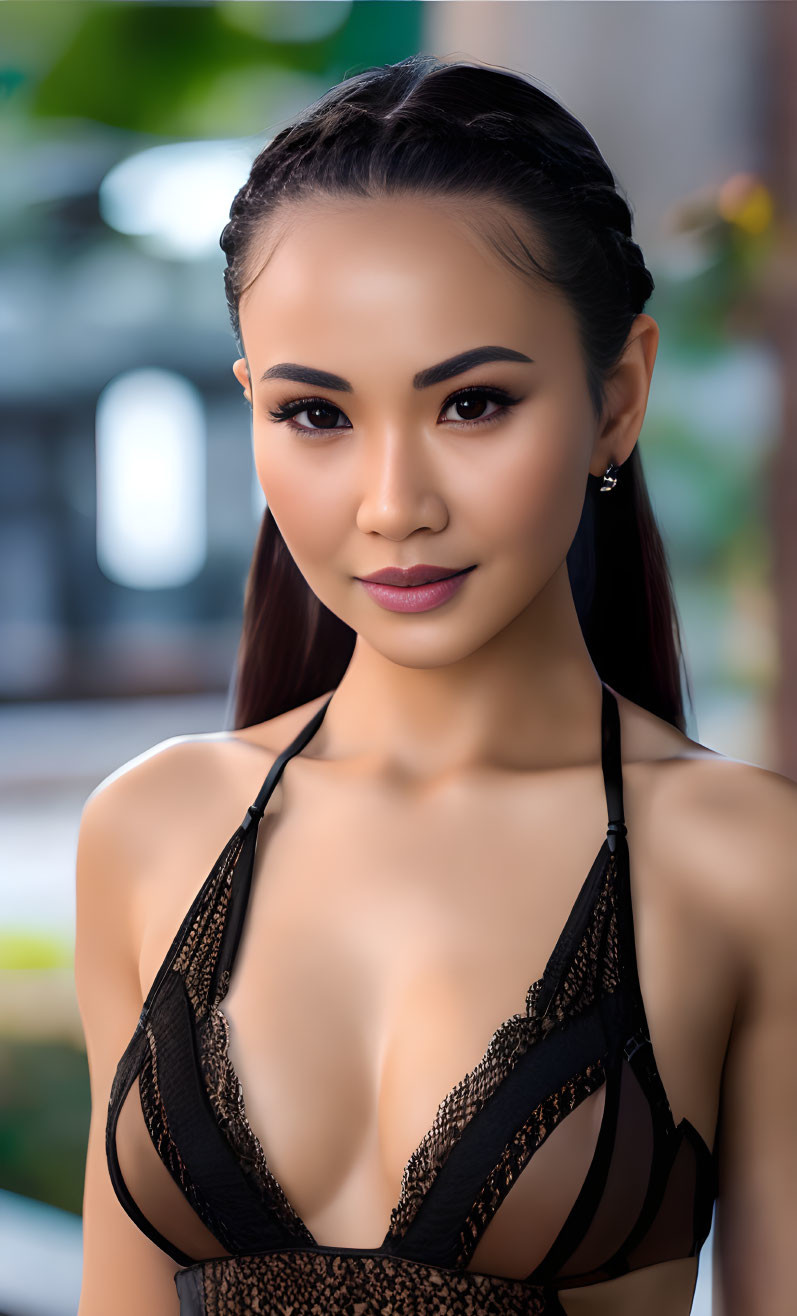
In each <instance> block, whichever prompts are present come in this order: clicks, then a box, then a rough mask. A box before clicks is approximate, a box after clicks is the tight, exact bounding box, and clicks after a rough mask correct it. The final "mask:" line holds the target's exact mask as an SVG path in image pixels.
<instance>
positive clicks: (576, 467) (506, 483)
mask: <svg viewBox="0 0 797 1316" xmlns="http://www.w3.org/2000/svg"><path fill="white" fill-rule="evenodd" d="M588 459H589V458H588V450H587V447H586V445H585V444H584V443H581V442H580V441H579V440H578V438H577V437H574V435H573V434H569V433H566V432H562V431H561V428H560V430H559V431H558V432H557V431H554V430H553V429H551V430H550V431H549V432H548V433H547V434H546V435H545V436H544V441H543V440H540V439H539V438H538V437H530V438H529V440H528V442H526V443H524V444H521V445H520V446H519V448H518V449H516V450H515V451H514V453H513V455H512V460H511V461H508V462H506V463H502V464H501V465H499V466H498V467H496V468H494V469H493V470H491V471H486V472H485V478H484V480H483V481H482V483H481V488H480V496H479V500H478V513H477V515H478V526H479V530H480V532H481V536H482V538H483V540H484V541H487V542H490V543H492V544H493V546H494V548H495V550H496V553H498V554H501V553H502V551H504V552H506V554H508V555H509V556H510V557H511V558H513V559H514V560H517V561H520V560H522V561H525V562H538V563H541V562H543V561H544V562H545V563H546V564H547V565H550V566H551V567H552V568H553V567H555V566H557V565H558V564H559V562H560V561H561V560H562V559H563V558H564V557H565V555H566V554H567V551H568V549H569V548H570V545H571V543H572V542H573V537H574V535H575V532H576V529H577V527H578V523H579V519H580V517H581V511H582V507H583V504H584V495H585V492H586V481H587V474H588Z"/></svg>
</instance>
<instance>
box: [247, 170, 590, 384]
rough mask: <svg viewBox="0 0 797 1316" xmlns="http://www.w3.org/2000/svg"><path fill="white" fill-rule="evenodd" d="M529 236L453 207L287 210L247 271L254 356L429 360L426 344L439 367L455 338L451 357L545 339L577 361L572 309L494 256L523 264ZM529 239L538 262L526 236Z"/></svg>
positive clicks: (362, 202) (495, 209)
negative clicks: (388, 352) (504, 246)
mask: <svg viewBox="0 0 797 1316" xmlns="http://www.w3.org/2000/svg"><path fill="white" fill-rule="evenodd" d="M510 223H511V225H512V227H510ZM521 224H522V220H521V219H520V218H519V217H518V216H516V215H511V216H510V214H509V212H508V211H506V210H502V208H501V207H500V205H499V204H498V203H497V202H484V201H480V202H478V203H476V202H469V201H466V200H462V201H459V200H456V199H454V198H451V197H448V198H442V197H441V198H429V197H418V196H412V195H402V196H396V197H384V198H378V199H374V198H367V199H364V198H313V199H311V200H305V201H302V202H300V203H291V204H290V205H284V206H283V207H281V208H280V211H279V212H278V213H277V214H276V216H275V217H274V219H273V220H272V221H271V222H270V223H268V224H266V225H265V226H264V230H263V233H262V235H261V236H260V237H259V238H256V239H255V240H254V241H253V245H252V248H251V251H250V253H249V258H248V261H247V264H248V267H249V268H248V270H247V272H246V273H247V275H248V278H249V280H250V282H249V283H248V285H247V286H245V291H244V293H243V295H242V297H241V300H240V304H239V315H240V320H241V329H242V333H243V337H244V341H245V345H246V349H247V355H248V356H249V358H250V361H251V360H252V357H253V356H256V357H258V358H260V357H261V355H262V354H264V353H265V354H267V355H269V356H270V355H271V353H272V352H273V353H278V355H277V356H275V357H274V359H286V355H287V356H290V359H292V360H296V359H301V358H299V357H298V356H297V352H298V351H299V349H300V348H301V350H302V352H303V353H304V354H305V355H306V354H307V353H308V352H309V351H315V352H316V354H318V353H319V352H323V353H325V354H327V355H328V353H329V350H330V347H331V346H337V344H338V343H344V342H347V343H349V344H351V346H352V347H356V346H357V345H358V343H359V344H360V345H363V344H366V343H367V344H369V345H370V346H371V348H372V349H373V348H374V347H378V346H379V345H380V343H381V344H382V345H383V348H384V346H387V345H389V344H393V345H394V346H395V345H396V344H397V343H398V342H401V343H404V344H408V345H409V346H410V347H412V346H413V344H414V345H415V346H416V347H417V349H418V350H420V351H422V350H423V349H422V348H421V347H420V346H419V344H420V343H421V342H423V341H428V343H429V351H431V352H432V355H431V356H430V358H429V359H430V360H432V359H437V358H436V357H435V356H434V352H435V351H437V352H438V355H440V356H442V355H445V347H446V346H448V345H450V344H451V342H452V334H453V336H454V338H455V339H456V342H455V343H454V344H453V347H452V351H456V350H461V349H462V348H463V346H467V345H469V344H475V343H486V342H496V343H503V342H508V343H510V344H511V345H513V346H517V347H518V348H519V349H520V350H527V349H526V347H524V343H523V342H521V341H516V340H519V339H523V340H524V341H525V342H528V339H529V335H530V334H533V336H534V337H535V339H536V338H537V337H538V335H539V334H540V332H541V331H542V333H543V337H544V339H545V342H546V343H547V344H548V345H549V349H550V350H553V349H554V348H555V350H557V351H558V352H559V353H560V354H561V353H562V352H563V351H568V350H569V351H571V352H572V351H574V350H575V346H576V344H575V337H576V331H575V323H574V319H573V315H572V312H571V310H570V308H569V306H568V304H567V303H566V302H565V300H564V298H563V297H562V296H561V294H559V292H558V290H556V289H555V288H553V287H552V286H551V285H549V284H547V283H545V282H543V281H542V280H540V279H537V278H535V277H534V276H533V275H532V274H529V275H525V274H524V273H523V272H522V269H520V270H519V269H517V268H513V266H512V265H510V264H509V263H508V262H507V260H506V259H505V258H503V257H502V256H501V255H499V253H498V251H496V250H495V248H494V246H493V242H494V241H495V240H499V241H500V242H501V243H508V244H509V246H510V249H511V250H512V254H513V259H514V260H518V259H519V258H520V255H521V252H520V248H519V247H518V239H517V237H515V236H514V234H513V228H514V229H515V231H518V230H519V226H520V225H521ZM521 237H522V241H523V242H524V243H525V244H526V245H528V246H530V247H531V249H532V250H535V242H534V235H533V234H532V233H531V231H530V226H529V225H528V224H526V225H524V227H523V229H522V230H521ZM507 335H509V337H507ZM441 345H442V346H443V350H442V351H441V350H440V348H441ZM530 354H531V355H534V353H530ZM309 363H310V362H309V360H308V364H309ZM316 363H319V364H320V361H318V362H316ZM253 364H255V363H254V362H253Z"/></svg>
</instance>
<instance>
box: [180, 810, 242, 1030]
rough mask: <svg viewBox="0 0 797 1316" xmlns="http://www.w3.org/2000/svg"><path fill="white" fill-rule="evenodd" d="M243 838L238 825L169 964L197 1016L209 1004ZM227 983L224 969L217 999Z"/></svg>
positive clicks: (227, 979)
mask: <svg viewBox="0 0 797 1316" xmlns="http://www.w3.org/2000/svg"><path fill="white" fill-rule="evenodd" d="M245 842H246V837H245V835H244V834H243V833H242V832H241V831H240V829H239V830H238V831H236V832H235V833H234V834H233V836H232V837H231V839H230V842H229V845H228V846H227V847H226V848H225V850H224V851H223V853H222V854H221V855H220V856H219V859H218V861H217V863H216V865H215V867H214V869H213V871H212V872H211V875H210V880H209V881H208V883H207V886H206V889H205V894H204V899H203V900H202V902H201V904H200V907H199V909H198V911H197V914H196V917H195V918H194V921H193V923H192V924H191V927H190V928H189V930H188V934H187V936H186V938H185V940H184V941H183V944H182V946H181V947H180V950H179V953H178V954H177V956H176V957H175V959H174V961H173V963H172V968H173V969H174V970H176V972H178V973H180V974H182V977H183V981H184V983H185V989H186V992H187V993H188V999H189V1000H190V1002H191V1005H192V1006H193V1009H194V1012H195V1014H196V1017H197V1019H202V1018H203V1017H204V1015H205V1012H206V1010H207V1009H208V1005H209V1004H210V1001H209V998H210V988H211V983H212V979H213V973H214V970H215V968H216V962H217V960H218V957H219V950H220V948H221V941H222V936H223V933H224V927H225V924H226V921H227V914H228V910H229V904H230V894H231V891H232V881H233V874H234V873H235V866H236V864H237V862H238V858H239V856H240V853H241V850H242V849H243V847H244V844H245ZM228 984H229V972H226V973H224V974H222V975H221V979H220V982H219V986H218V989H217V992H216V1000H220V999H221V998H222V997H223V996H224V993H225V992H226V990H227V986H228Z"/></svg>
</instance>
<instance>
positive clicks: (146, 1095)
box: [138, 1024, 236, 1251]
mask: <svg viewBox="0 0 797 1316" xmlns="http://www.w3.org/2000/svg"><path fill="white" fill-rule="evenodd" d="M146 1035H147V1040H148V1042H149V1054H148V1055H147V1057H146V1059H145V1061H144V1064H143V1065H142V1067H141V1070H140V1072H139V1076H138V1088H139V1093H140V1097H141V1110H142V1113H143V1115H144V1121H145V1123H146V1126H147V1129H148V1131H149V1136H150V1138H151V1139H152V1142H153V1144H154V1146H155V1150H156V1151H157V1153H158V1156H159V1157H160V1159H161V1160H162V1161H163V1163H164V1165H165V1166H166V1168H167V1169H168V1170H169V1172H170V1174H171V1175H172V1178H173V1179H175V1180H176V1182H177V1183H178V1184H179V1185H180V1188H181V1189H182V1192H183V1194H184V1196H185V1197H186V1198H187V1200H188V1201H189V1202H190V1204H191V1206H192V1207H193V1208H194V1210H195V1211H196V1213H197V1215H198V1216H199V1218H200V1219H201V1220H203V1221H204V1223H205V1224H206V1225H207V1227H208V1229H210V1231H211V1233H213V1234H214V1235H215V1236H216V1238H217V1239H218V1240H219V1242H220V1243H221V1245H222V1247H224V1248H226V1249H227V1250H228V1251H234V1250H235V1247H236V1240H235V1238H234V1237H233V1235H232V1234H231V1233H230V1231H229V1229H228V1228H227V1225H226V1224H225V1221H224V1218H223V1216H220V1215H219V1214H218V1213H217V1212H216V1211H214V1210H213V1208H212V1206H211V1204H210V1203H209V1202H208V1201H207V1200H206V1199H205V1197H204V1195H203V1194H201V1193H200V1192H199V1191H198V1190H197V1187H196V1185H195V1184H194V1182H193V1180H192V1178H191V1176H190V1175H189V1173H188V1170H187V1169H186V1166H185V1164H184V1162H183V1159H182V1157H181V1156H180V1152H179V1150H178V1148H177V1147H176V1145H175V1142H174V1139H173V1138H172V1135H171V1133H170V1131H169V1125H168V1123H167V1120H166V1110H165V1107H164V1104H163V1098H162V1097H161V1093H160V1088H159V1086H158V1062H157V1046H156V1042H155V1035H154V1033H153V1031H152V1029H151V1028H150V1026H149V1024H147V1025H146Z"/></svg>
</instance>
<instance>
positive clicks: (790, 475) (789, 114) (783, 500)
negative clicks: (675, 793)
mask: <svg viewBox="0 0 797 1316" xmlns="http://www.w3.org/2000/svg"><path fill="white" fill-rule="evenodd" d="M759 12H760V15H761V22H766V23H768V25H769V66H770V71H771V83H770V101H769V123H768V125H767V126H768V132H769V140H770V143H771V156H770V179H771V183H772V187H773V189H774V201H775V211H776V215H777V217H778V218H777V223H778V227H779V236H778V243H777V249H776V255H775V260H774V266H775V268H774V269H771V270H770V277H769V278H768V280H767V286H768V294H767V299H766V306H765V308H764V309H765V316H766V322H767V325H766V327H767V332H768V335H769V338H770V341H771V342H772V344H773V347H774V349H775V352H776V353H777V358H778V361H779V364H780V379H781V390H782V409H781V428H780V436H779V440H778V445H777V448H776V449H775V451H774V453H773V459H772V467H771V485H770V502H769V507H770V513H771V521H772V543H773V573H774V574H773V588H774V592H775V607H776V625H777V637H778V646H779V657H780V665H779V673H778V681H777V687H776V690H775V692H774V705H773V710H772V713H773V727H774V748H775V754H776V762H775V765H774V766H775V769H776V771H778V772H782V773H784V774H785V775H786V776H788V777H792V778H794V779H795V780H797V5H794V4H791V3H786V2H784V3H780V2H776V3H774V4H766V5H762V6H761V8H760V10H759Z"/></svg>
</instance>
